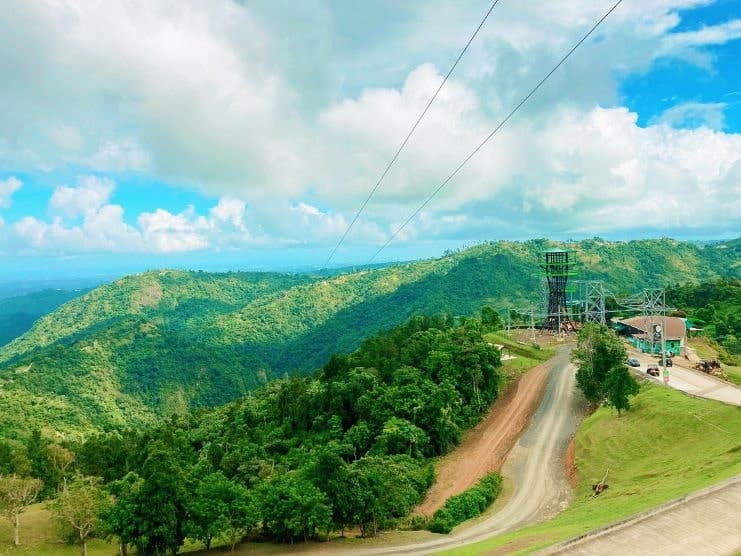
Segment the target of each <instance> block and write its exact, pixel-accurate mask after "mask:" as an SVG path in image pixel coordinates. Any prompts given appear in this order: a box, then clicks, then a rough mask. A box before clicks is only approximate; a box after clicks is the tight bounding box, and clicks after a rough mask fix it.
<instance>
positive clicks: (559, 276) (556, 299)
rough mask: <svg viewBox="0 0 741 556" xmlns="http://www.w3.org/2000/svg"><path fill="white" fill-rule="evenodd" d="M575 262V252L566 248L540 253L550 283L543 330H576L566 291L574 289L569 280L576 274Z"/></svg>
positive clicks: (542, 265) (541, 262) (543, 269)
mask: <svg viewBox="0 0 741 556" xmlns="http://www.w3.org/2000/svg"><path fill="white" fill-rule="evenodd" d="M575 262H576V256H575V254H574V253H573V252H571V251H566V250H565V249H551V250H549V251H544V252H542V253H541V254H540V268H541V270H542V271H543V273H544V274H545V279H546V282H547V283H548V303H547V308H546V313H545V320H544V321H543V326H542V327H541V332H543V331H545V330H550V331H553V332H557V333H560V332H569V331H576V326H575V325H574V322H573V321H572V320H571V317H570V316H569V311H568V306H567V303H566V293H567V292H569V291H572V290H573V287H572V285H571V284H569V283H568V281H569V278H570V277H572V276H576V270H575Z"/></svg>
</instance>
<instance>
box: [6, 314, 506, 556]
mask: <svg viewBox="0 0 741 556" xmlns="http://www.w3.org/2000/svg"><path fill="white" fill-rule="evenodd" d="M498 367H499V351H498V350H497V349H496V348H495V347H494V346H492V345H491V344H490V342H488V341H487V340H486V339H485V338H484V335H483V326H482V324H481V321H480V320H478V319H466V318H460V319H453V318H452V317H449V316H446V317H414V318H412V319H410V320H409V321H408V322H407V323H405V324H404V325H400V326H397V327H395V328H393V329H391V330H389V331H388V332H384V333H380V334H377V335H375V336H373V337H371V338H369V339H368V340H366V341H365V342H363V344H362V345H361V347H360V348H359V349H358V350H357V351H355V352H353V353H351V354H350V355H344V356H343V355H337V356H333V357H332V358H331V359H330V360H329V362H328V363H327V364H326V365H324V367H322V368H321V369H320V370H319V371H318V372H317V373H316V374H315V375H313V376H308V377H306V376H298V375H297V376H293V377H288V378H284V379H280V380H276V381H274V382H271V383H269V384H268V385H266V386H264V387H262V388H259V389H257V390H255V391H253V392H252V393H250V395H249V396H246V397H244V398H242V399H240V400H238V401H235V402H232V403H230V404H228V405H226V406H222V407H219V408H216V409H211V410H201V411H199V412H196V413H195V414H188V413H186V414H185V415H182V416H173V418H172V419H171V420H169V421H167V422H165V423H164V424H161V425H159V426H157V427H153V428H148V429H146V430H143V431H133V430H130V431H126V432H123V433H110V434H102V435H96V436H92V437H91V438H89V439H88V440H87V441H85V442H79V443H73V444H68V445H67V446H68V448H70V449H71V450H72V452H73V453H74V458H71V457H68V455H67V454H66V453H65V452H66V449H65V448H63V447H61V446H59V445H57V444H55V443H53V442H51V441H50V440H48V439H45V438H44V437H43V436H41V435H40V433H39V432H38V431H34V432H33V433H32V434H31V435H30V436H29V437H28V439H27V440H26V441H25V444H21V443H19V442H15V443H12V444H11V443H6V444H5V446H6V452H7V453H9V454H11V455H12V456H13V457H12V458H11V459H12V461H17V462H19V463H18V465H19V469H13V470H12V471H13V472H21V469H20V467H23V469H24V470H25V472H26V473H28V474H30V475H32V476H34V477H37V478H43V479H44V480H45V481H48V484H49V485H60V483H64V479H65V477H71V476H73V474H80V475H81V477H77V478H75V479H73V480H72V482H71V483H70V482H67V483H64V484H65V485H67V486H66V487H63V488H62V491H61V492H62V496H61V498H60V499H59V500H58V501H57V502H55V503H52V504H51V506H50V507H52V508H54V510H55V512H56V513H57V514H58V515H60V516H61V515H63V514H64V512H65V510H64V508H65V507H68V505H69V504H68V502H69V501H70V500H72V499H77V500H82V499H83V498H84V496H83V494H84V495H85V496H86V497H87V498H88V499H89V500H90V502H91V503H90V504H89V505H88V507H90V508H93V509H94V508H96V507H98V506H95V503H97V502H98V501H100V498H99V497H97V495H96V492H97V491H96V490H95V489H97V482H96V480H95V479H87V478H84V477H100V478H101V479H102V481H103V482H104V483H105V484H106V485H107V489H108V491H109V492H110V494H111V495H112V496H113V505H112V507H111V509H110V511H104V510H103V509H101V510H100V511H99V512H98V513H97V518H100V519H102V520H103V522H104V523H105V530H106V531H107V532H108V533H110V534H112V535H114V536H115V537H116V538H117V539H119V540H120V542H121V543H122V544H124V545H130V546H133V547H136V548H137V550H138V551H139V553H143V554H148V553H174V552H175V551H177V550H178V548H179V547H180V546H182V545H183V543H184V541H185V539H186V538H187V537H190V538H191V539H193V540H200V541H202V542H204V543H205V544H207V545H208V544H210V543H211V541H212V540H213V539H215V538H220V539H222V540H227V542H228V543H229V544H232V545H233V544H234V543H236V542H237V541H238V540H240V539H241V538H242V537H244V536H245V535H249V534H250V533H251V532H252V530H253V529H254V528H255V527H256V525H257V524H258V523H261V524H262V527H261V531H260V534H261V535H262V536H263V537H265V538H269V539H273V540H278V541H283V542H294V541H297V540H307V539H311V538H315V537H317V536H318V535H320V534H326V533H327V532H329V531H332V530H340V531H343V530H344V528H345V527H346V526H350V525H352V526H356V527H358V528H359V530H360V531H361V534H362V535H366V534H372V533H375V532H376V531H377V530H378V529H379V528H384V527H387V526H389V525H392V524H394V523H395V520H397V519H399V518H402V517H404V516H406V515H407V514H408V513H409V511H410V509H411V508H412V507H413V506H414V505H415V504H417V503H418V502H419V501H420V500H421V498H422V497H423V496H424V493H425V492H426V491H427V489H428V488H429V486H430V484H431V483H432V480H433V467H432V463H431V458H433V457H436V456H439V455H441V454H443V453H445V452H447V451H448V450H449V449H450V448H452V447H453V446H454V445H455V444H456V443H457V442H458V441H459V439H460V435H461V433H462V432H463V431H464V430H465V429H466V428H468V427H470V426H471V425H473V424H474V423H476V422H477V421H478V420H479V419H480V417H481V415H482V414H483V413H484V412H485V411H486V410H487V409H488V407H489V406H490V405H491V403H492V402H493V401H494V400H495V399H496V397H497V394H498V392H499V384H500V379H499V374H498V372H497V368H498ZM53 492H54V490H52V491H51V492H47V494H48V495H53V494H52V493H53ZM80 505H81V506H82V504H80ZM94 514H95V512H94V511H91V512H90V513H86V514H85V515H84V518H85V526H86V529H85V531H86V535H85V536H84V537H83V536H79V535H78V540H79V541H85V540H86V539H87V536H89V532H90V531H92V530H93V529H95V527H98V525H97V522H96V520H95V519H94V517H96V516H95V515H94ZM78 517H80V516H79V515H76V516H75V518H78ZM67 523H69V524H70V525H72V526H73V527H75V528H77V525H74V524H72V523H71V520H70V519H67ZM98 528H99V529H100V527H98ZM77 530H78V531H79V529H77Z"/></svg>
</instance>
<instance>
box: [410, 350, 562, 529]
mask: <svg viewBox="0 0 741 556" xmlns="http://www.w3.org/2000/svg"><path fill="white" fill-rule="evenodd" d="M553 361H554V360H553V359H551V360H550V361H547V362H545V363H542V364H540V365H538V366H537V367H535V368H533V369H531V370H530V371H528V372H527V373H526V374H525V375H523V376H522V377H520V378H519V379H518V381H517V382H516V383H515V384H513V385H511V386H510V388H509V389H508V390H507V391H506V392H505V394H504V395H503V396H502V398H501V399H499V400H498V401H497V403H495V404H494V407H493V408H492V410H491V411H490V412H489V414H488V415H487V416H486V417H485V418H484V420H483V421H481V422H480V423H479V424H478V425H476V427H475V428H473V429H472V430H471V431H469V433H468V434H467V435H466V437H465V438H464V439H463V442H461V444H460V445H459V446H458V447H457V448H456V449H455V450H453V451H452V452H451V453H450V454H448V455H447V456H445V458H443V460H442V461H441V462H440V464H439V465H438V467H437V469H436V475H437V479H436V481H435V484H434V485H432V488H431V489H430V490H429V492H428V493H427V497H426V498H425V500H424V501H423V502H422V503H421V504H420V505H419V506H417V508H415V510H414V513H416V514H423V515H427V516H431V515H432V514H433V513H435V511H436V510H437V509H439V508H441V507H442V506H443V504H445V501H446V500H447V499H448V498H450V497H451V496H453V495H455V494H460V493H461V492H463V491H464V490H466V489H467V488H470V487H472V486H473V485H474V484H475V483H476V481H478V480H479V479H480V478H481V477H483V476H484V475H486V474H487V473H489V472H491V471H499V470H501V469H502V465H503V464H504V460H505V458H506V457H507V454H508V453H509V451H510V450H511V449H512V447H513V446H514V445H515V442H516V441H517V439H518V438H519V437H520V435H521V434H522V432H523V431H524V430H525V427H527V425H528V424H529V423H530V419H531V418H532V415H533V413H535V410H536V409H537V408H538V405H539V404H540V402H541V400H542V399H543V394H544V393H545V385H546V382H547V379H548V373H549V372H550V370H551V368H552V367H553Z"/></svg>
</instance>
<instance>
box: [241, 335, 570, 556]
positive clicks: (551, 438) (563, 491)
mask: <svg viewBox="0 0 741 556" xmlns="http://www.w3.org/2000/svg"><path fill="white" fill-rule="evenodd" d="M550 363H551V367H552V368H551V370H550V374H549V376H548V381H547V386H546V390H545V395H544V396H543V401H542V402H541V404H540V406H539V407H538V410H537V411H536V413H535V415H534V417H533V420H532V422H531V423H530V426H529V427H528V429H527V432H526V433H525V434H524V435H523V436H522V437H521V438H520V439H519V441H518V442H517V443H516V444H515V447H514V448H513V449H512V450H511V452H510V454H509V456H507V459H506V461H505V464H504V466H503V468H502V472H503V474H504V475H505V476H507V477H508V478H509V479H510V480H511V481H512V483H513V485H514V493H513V495H512V497H511V498H510V499H509V500H508V501H507V503H506V504H505V505H504V506H503V507H502V509H501V510H500V511H498V512H497V513H495V514H493V515H491V516H489V517H487V518H484V519H482V520H481V521H479V522H477V523H475V524H473V525H471V526H469V527H466V528H464V529H461V530H459V531H456V532H454V533H453V534H451V535H432V534H431V533H427V532H423V531H419V532H411V531H410V532H405V533H404V534H403V535H402V536H401V538H399V540H398V543H395V544H390V543H389V539H385V540H384V539H371V540H370V541H371V542H372V543H374V544H375V546H372V545H369V544H367V543H362V542H354V543H353V546H352V547H349V546H348V545H347V544H345V545H344V546H343V545H339V544H335V543H326V544H323V545H302V546H295V547H291V548H290V549H288V550H286V549H285V548H284V549H283V553H291V554H301V555H306V554H321V555H324V556H330V555H331V556H334V555H339V554H349V555H352V556H378V555H381V554H414V555H417V554H433V553H435V552H439V551H441V550H446V549H451V548H456V547H459V546H463V545H466V544H470V543H473V542H477V541H481V540H484V539H488V538H490V537H494V536H496V535H499V534H502V533H504V532H507V531H512V530H514V529H518V528H520V527H523V526H524V525H527V524H530V523H535V522H537V521H541V520H543V519H546V518H548V517H550V516H552V515H554V514H555V513H557V512H558V511H559V510H561V509H563V508H565V507H566V505H567V504H568V501H569V498H570V494H571V490H570V488H569V486H568V481H567V477H566V473H565V469H564V465H563V455H564V453H565V451H566V447H567V445H568V443H569V439H570V438H571V435H572V434H574V432H575V431H576V427H577V425H578V423H579V420H580V418H581V415H583V401H582V399H581V397H580V396H579V395H577V391H576V380H575V374H576V370H575V368H574V366H573V365H571V364H570V363H569V347H568V346H563V347H562V348H561V349H560V350H559V352H558V354H557V355H556V357H554V358H553V359H551V362H550ZM483 438H486V434H484V435H483ZM402 538H403V540H401V539H402ZM377 543H384V545H383V546H380V545H379V544H377ZM261 553H268V551H265V552H261V551H260V550H259V549H258V550H255V549H254V548H251V552H250V554H261Z"/></svg>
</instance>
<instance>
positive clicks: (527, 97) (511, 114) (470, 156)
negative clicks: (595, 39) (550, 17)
mask: <svg viewBox="0 0 741 556" xmlns="http://www.w3.org/2000/svg"><path fill="white" fill-rule="evenodd" d="M622 1H623V0H617V2H615V4H614V5H613V6H612V8H610V9H609V10H608V11H607V12H606V13H605V14H604V15H603V16H602V17H601V18H600V19H599V20H598V21H597V23H595V24H594V25H593V26H592V28H591V29H590V30H589V31H588V32H587V33H586V34H585V35H584V36H583V37H582V38H581V39H579V42H577V43H576V44H575V45H574V46H573V47H572V49H571V50H569V51H568V53H566V55H565V56H564V57H563V58H561V60H560V61H559V62H558V63H557V64H556V65H555V66H554V67H553V69H552V70H551V71H549V72H548V73H547V74H546V76H545V77H544V78H543V79H541V80H540V81H539V82H538V84H537V85H536V86H535V87H533V89H532V90H531V91H530V92H529V93H528V94H527V95H525V97H524V98H523V99H522V100H521V101H520V102H519V104H518V105H517V106H515V107H514V108H513V109H512V111H511V112H510V113H509V114H507V117H506V118H504V119H503V120H502V121H501V122H499V124H498V125H497V126H496V127H495V128H494V131H492V132H491V133H490V134H489V135H487V136H486V138H485V139H484V140H483V141H482V142H481V143H479V146H478V147H476V148H475V149H474V150H473V152H472V153H471V154H469V155H468V156H467V157H466V158H465V159H464V160H463V162H461V163H460V164H459V165H458V167H457V168H456V169H455V170H453V173H452V174H450V175H449V176H448V177H447V178H446V179H445V181H443V182H442V183H441V184H440V185H439V186H438V187H437V188H436V189H435V190H434V191H433V192H432V193H431V194H430V195H429V196H428V197H427V199H425V201H424V202H423V203H422V204H421V205H420V206H419V207H418V208H417V210H415V211H414V212H413V213H412V214H411V216H409V218H407V219H406V220H405V221H404V223H403V224H402V225H401V226H400V227H399V228H397V229H396V231H395V232H394V233H393V234H392V235H391V237H390V238H389V239H388V240H387V241H386V243H384V244H383V245H382V246H381V247H380V248H379V249H378V251H376V252H375V254H374V255H373V256H372V257H371V258H370V259H369V260H368V264H370V263H372V262H373V260H374V259H375V258H376V257H377V256H378V255H379V254H380V253H381V251H383V250H384V249H386V247H388V245H389V244H390V243H391V242H392V241H393V240H394V239H395V238H396V236H398V235H399V233H400V232H401V231H402V230H403V229H404V228H406V226H407V225H408V224H409V223H410V222H411V221H412V220H413V219H414V217H415V216H417V215H418V214H419V213H420V212H421V211H422V209H424V208H425V207H426V206H427V205H428V204H429V202H430V201H432V199H433V198H434V197H435V196H436V195H437V194H438V193H439V192H440V191H441V190H442V189H443V187H445V186H446V185H448V183H449V182H450V181H451V180H452V179H453V178H454V177H455V176H456V174H458V172H460V171H461V169H462V168H463V167H464V166H465V165H466V164H467V163H468V161H469V160H471V159H472V158H473V157H474V156H476V154H477V153H478V152H479V151H480V150H481V149H482V147H483V146H484V145H486V143H488V142H489V140H490V139H491V138H492V137H494V135H496V133H497V132H498V131H499V130H500V129H501V128H502V127H503V126H504V124H506V123H507V122H508V121H509V120H510V118H511V117H512V116H514V114H515V112H517V111H518V110H519V109H520V107H521V106H522V105H523V104H525V103H526V102H527V101H528V100H529V99H530V97H532V96H533V95H534V94H535V93H536V92H537V91H538V89H540V87H541V86H542V85H543V83H545V82H546V81H547V80H548V78H549V77H550V76H551V75H553V74H554V73H555V71H556V70H557V69H558V68H560V67H561V65H562V64H563V63H564V62H565V61H566V60H567V59H568V58H569V57H570V56H571V55H572V54H573V53H574V52H575V51H576V49H577V48H579V46H581V44H582V43H583V42H584V41H585V40H587V39H588V38H589V36H590V35H591V34H592V33H594V31H595V30H596V29H597V27H599V26H600V25H601V24H602V22H603V21H604V20H605V19H607V18H608V16H609V15H610V14H611V13H612V12H614V11H615V8H617V7H618V6H619V5H620V4H621V3H622Z"/></svg>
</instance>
